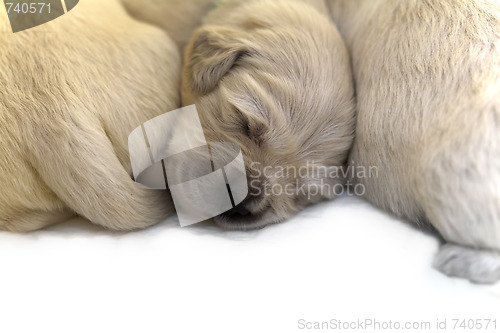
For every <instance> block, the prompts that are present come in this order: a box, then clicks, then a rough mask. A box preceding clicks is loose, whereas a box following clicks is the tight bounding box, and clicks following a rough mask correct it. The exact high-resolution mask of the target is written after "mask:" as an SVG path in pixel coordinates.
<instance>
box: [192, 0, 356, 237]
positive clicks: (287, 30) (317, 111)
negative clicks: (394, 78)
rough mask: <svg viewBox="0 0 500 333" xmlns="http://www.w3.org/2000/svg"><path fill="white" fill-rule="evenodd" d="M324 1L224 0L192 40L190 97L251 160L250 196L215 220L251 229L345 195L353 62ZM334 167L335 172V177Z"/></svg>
mask: <svg viewBox="0 0 500 333" xmlns="http://www.w3.org/2000/svg"><path fill="white" fill-rule="evenodd" d="M325 8H326V7H325V3H324V2H323V1H290V0H286V1H285V0H252V1H238V0H228V1H218V3H217V7H216V9H214V10H213V11H211V12H210V13H209V14H208V16H207V17H206V18H205V20H204V23H203V26H202V27H201V28H200V29H198V30H197V31H196V32H195V33H194V34H193V37H192V40H191V41H190V43H189V44H188V46H187V49H186V53H185V59H184V70H183V90H182V92H183V104H184V105H189V104H193V103H194V104H196V105H197V108H198V111H199V113H200V118H201V123H202V125H203V126H204V129H205V135H206V138H207V140H208V141H213V142H231V143H234V144H237V145H238V146H239V147H241V150H242V152H243V155H244V158H245V166H246V172H247V180H248V184H249V196H248V197H247V198H246V199H245V200H244V201H243V202H242V203H241V204H240V205H238V206H237V207H236V208H234V209H233V210H231V211H229V212H227V213H224V214H222V215H220V216H218V217H216V218H215V222H216V223H217V224H218V225H220V226H223V227H225V228H229V229H253V228H260V227H263V226H265V225H267V224H271V223H277V222H280V221H283V220H284V219H287V218H289V217H291V216H293V215H294V214H295V213H297V212H298V211H299V210H301V209H302V208H303V207H305V206H306V205H307V204H310V203H314V202H317V201H319V200H322V199H330V198H333V197H335V196H336V195H337V194H340V193H341V192H342V188H343V184H344V179H343V178H342V177H341V173H340V172H338V173H336V171H338V170H339V169H340V167H341V166H343V165H344V164H345V162H346V160H347V156H348V152H349V149H350V148H351V144H352V140H353V132H354V122H355V100H354V90H353V81H352V74H351V70H350V59H349V56H348V52H347V49H346V47H345V45H344V42H343V40H342V38H341V37H340V35H339V33H338V31H337V29H336V27H335V26H334V25H333V24H332V23H331V21H330V20H329V18H328V17H327V16H326V14H325V12H323V13H321V9H323V10H325ZM332 173H334V174H333V175H332Z"/></svg>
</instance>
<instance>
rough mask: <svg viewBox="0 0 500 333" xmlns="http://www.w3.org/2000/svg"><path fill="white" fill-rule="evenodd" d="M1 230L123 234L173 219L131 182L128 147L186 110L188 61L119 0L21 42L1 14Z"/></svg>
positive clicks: (81, 11)
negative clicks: (98, 229) (163, 118)
mask: <svg viewBox="0 0 500 333" xmlns="http://www.w3.org/2000/svg"><path fill="white" fill-rule="evenodd" d="M0 30H1V31H2V32H1V33H0V45H1V47H0V188H1V189H2V194H1V195H0V229H2V230H12V231H29V230H35V229H39V228H42V227H44V226H47V225H49V224H52V223H55V222H58V221H62V220H65V219H67V218H68V217H70V216H73V215H75V214H79V215H81V216H83V217H86V218H87V219H89V220H90V221H92V222H93V223H96V224H98V225H101V226H104V227H106V228H110V229H115V230H132V229H136V228H143V227H146V226H149V225H151V224H154V223H156V222H159V221H161V220H162V219H163V218H165V217H166V216H167V215H168V214H170V213H172V212H173V211H174V207H173V204H172V201H171V200H170V198H169V195H168V194H167V193H166V192H157V191H151V190H146V189H144V188H142V187H140V186H139V185H137V184H135V183H134V181H133V180H132V179H131V176H130V175H131V167H130V162H129V157H128V143H127V138H128V135H129V133H130V132H131V131H132V130H133V129H134V128H136V127H137V126H139V125H140V124H141V123H143V122H144V121H146V120H148V119H151V118H153V117H155V116H157V115H159V114H162V113H165V112H167V111H169V110H173V109H176V108H177V107H179V106H180V91H179V87H180V73H181V64H180V63H181V61H180V55H179V52H178V50H177V48H176V45H175V43H174V42H173V41H172V40H171V39H170V38H169V37H168V36H167V34H166V33H165V32H163V31H161V30H160V29H158V28H155V27H152V26H149V25H145V24H143V23H140V22H138V21H135V20H133V19H131V18H130V17H129V15H128V14H127V13H126V11H125V9H124V8H123V7H122V4H121V3H120V2H119V1H117V0H106V1H103V0H85V1H80V3H79V4H78V5H77V6H76V7H75V8H74V9H73V10H72V11H71V12H69V13H68V14H66V15H64V16H62V17H59V18H58V19H56V20H54V21H51V22H49V23H47V24H44V25H42V26H38V27H36V28H33V29H30V30H26V31H22V32H19V33H16V34H13V33H12V32H11V31H10V26H9V23H8V20H7V15H6V12H5V7H4V6H0Z"/></svg>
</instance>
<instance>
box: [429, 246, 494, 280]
mask: <svg viewBox="0 0 500 333" xmlns="http://www.w3.org/2000/svg"><path fill="white" fill-rule="evenodd" d="M434 268H436V269H438V270H439V271H441V272H443V273H444V274H446V275H449V276H455V277H460V278H465V279H469V280H470V281H472V282H476V283H495V282H496V281H498V280H500V252H496V251H488V250H476V249H473V248H470V247H464V246H459V245H453V244H446V245H444V246H443V247H442V248H441V249H440V251H439V253H438V254H437V256H436V258H435V259H434Z"/></svg>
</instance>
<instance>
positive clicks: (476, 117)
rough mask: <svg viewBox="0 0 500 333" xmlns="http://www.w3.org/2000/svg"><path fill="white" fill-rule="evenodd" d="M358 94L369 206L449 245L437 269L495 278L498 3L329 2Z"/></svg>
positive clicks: (498, 254) (499, 210) (498, 249)
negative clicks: (372, 173) (429, 228)
mask: <svg viewBox="0 0 500 333" xmlns="http://www.w3.org/2000/svg"><path fill="white" fill-rule="evenodd" d="M328 4H329V6H330V10H331V13H332V16H333V19H334V21H335V22H336V23H337V24H338V25H339V29H340V31H341V33H342V35H343V37H344V38H345V40H346V43H347V45H348V48H349V50H350V53H351V56H352V62H353V71H354V77H355V82H356V91H357V100H358V104H357V108H358V117H357V134H356V139H355V143H354V147H353V151H352V153H351V156H350V160H351V161H352V165H353V166H355V167H357V168H359V167H364V168H368V167H370V166H376V167H378V168H379V172H378V174H379V177H378V178H377V177H373V178H369V177H357V176H354V177H353V179H352V181H353V184H356V185H359V184H361V185H362V186H364V188H365V190H366V192H365V196H364V197H365V198H366V199H367V200H369V201H371V202H372V203H373V204H375V205H376V206H378V207H381V208H383V209H386V210H388V211H390V212H392V213H393V214H395V215H396V216H399V217H402V218H405V219H408V220H410V221H413V222H415V223H417V224H419V225H424V224H427V223H431V224H432V225H433V226H434V227H435V228H436V229H437V230H438V231H439V232H440V233H441V235H442V237H443V238H444V239H445V240H446V242H447V244H446V245H445V246H443V247H442V248H441V250H440V252H439V253H438V255H437V257H436V259H435V263H434V264H435V267H436V268H438V269H439V270H440V271H442V272H444V273H446V274H448V275H451V276H457V277H463V278H467V279H469V280H471V281H473V282H479V283H491V282H494V281H497V280H498V279H500V135H499V133H500V5H499V3H498V2H495V1H489V0H459V1H457V0H441V1H420V0H395V1H393V0H380V1H372V0H360V1H351V0H330V1H329V2H328Z"/></svg>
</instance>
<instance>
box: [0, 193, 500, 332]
mask: <svg viewBox="0 0 500 333" xmlns="http://www.w3.org/2000/svg"><path fill="white" fill-rule="evenodd" d="M437 248H438V241H437V240H436V239H434V238H433V237H432V236H429V235H425V234H423V233H421V232H419V231H417V230H414V229H412V228H410V227H408V226H406V225H405V224H404V223H403V222H401V221H398V220H396V219H394V218H392V217H390V216H388V215H386V214H384V213H382V212H380V211H377V210H376V209H374V208H372V207H370V206H369V205H368V204H367V203H365V202H363V201H361V200H359V199H355V198H347V197H344V198H341V199H339V200H336V201H334V202H328V203H324V204H321V205H318V206H315V207H311V208H310V209H308V210H306V211H304V212H302V213H301V214H300V215H299V216H298V217H296V218H294V219H292V220H290V221H288V222H286V223H283V224H280V225H276V226H271V227H268V228H265V229H263V230H259V231H253V232H227V231H222V230H220V229H218V228H217V227H215V226H212V225H209V224H199V225H195V226H191V227H188V228H180V227H179V226H178V223H177V222H176V218H171V219H169V220H168V221H166V222H164V223H162V224H160V225H158V226H156V227H154V228H150V229H148V230H144V231H141V232H136V233H128V234H120V233H111V232H107V231H103V230H102V229H99V228H97V227H93V226H91V225H88V224H87V223H85V222H83V221H72V222H70V223H66V224H63V225H59V226H55V227H52V228H50V229H48V230H44V231H40V232H36V233H32V234H28V235H17V234H9V233H0V332H5V333H16V332H23V333H24V332H51V333H55V332H65V333H66V332H85V333H88V332H92V333H96V332H106V333H108V332H120V333H122V332H145V333H151V332H176V333H177V332H238V333H239V332H255V333H260V332H272V333H277V332H306V331H307V330H300V329H298V327H299V326H298V321H299V319H305V320H306V321H329V320H331V319H338V320H342V321H349V320H357V319H362V320H363V319H365V318H372V319H374V320H378V321H379V322H383V321H389V320H392V321H393V322H396V321H397V322H401V323H405V322H406V321H409V322H415V321H416V322H420V321H429V322H431V324H432V328H433V329H432V330H427V332H431V331H435V325H436V320H438V319H440V320H445V319H446V320H447V327H448V330H447V331H449V332H452V331H455V332H471V331H472V330H463V329H457V330H452V329H450V328H452V325H453V322H452V319H453V318H461V319H470V318H471V319H481V318H490V319H497V330H499V329H500V285H498V284H497V285H496V286H489V287H485V286H477V285H473V284H470V283H469V282H467V281H463V280H458V279H451V278H448V277H445V276H442V275H441V274H439V273H438V272H436V271H434V270H433V269H431V262H432V258H433V255H434V253H435V252H436V251H437ZM495 317H496V318H495ZM312 331H314V330H310V331H309V332H312ZM315 331H316V332H319V330H315ZM325 331H331V332H334V331H337V332H339V331H340V330H333V329H332V330H325ZM356 331H361V330H351V332H356ZM366 331H369V332H371V331H373V330H366ZM393 331H395V330H393ZM401 331H403V330H401ZM492 331H493V330H489V332H492ZM321 332H324V331H321ZM414 332H417V330H414ZM441 332H444V330H441ZM478 332H488V331H484V330H478Z"/></svg>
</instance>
